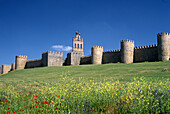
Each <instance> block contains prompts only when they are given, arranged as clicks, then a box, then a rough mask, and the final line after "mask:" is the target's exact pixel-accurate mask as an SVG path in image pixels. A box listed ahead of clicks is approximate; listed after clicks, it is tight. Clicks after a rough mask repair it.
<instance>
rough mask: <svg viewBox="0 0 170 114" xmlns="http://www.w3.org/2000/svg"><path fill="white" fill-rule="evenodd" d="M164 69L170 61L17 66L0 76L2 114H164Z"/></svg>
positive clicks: (166, 107) (166, 84) (166, 88)
mask: <svg viewBox="0 0 170 114" xmlns="http://www.w3.org/2000/svg"><path fill="white" fill-rule="evenodd" d="M164 68H168V69H170V61H169V62H144V63H133V64H122V63H117V64H102V65H81V66H64V67H41V68H34V69H24V70H16V71H13V72H10V73H7V74H4V75H1V76H0V102H2V103H0V112H1V111H2V110H3V111H2V112H1V113H7V112H13V111H21V110H24V112H23V113H33V112H34V113H36V112H40V113H42V112H44V111H47V112H49V113H50V112H56V113H68V112H72V113H76V112H78V113H82V112H86V113H88V112H100V113H101V112H104V113H110V112H115V113H120V112H121V113H150V112H153V113H155V112H158V113H161V111H162V112H164V113H167V112H168V110H169V105H170V104H169V102H168V100H169V99H170V97H169V94H170V91H169V88H170V86H169V85H170V80H169V78H170V71H166V72H165V71H162V70H163V69H164ZM148 94H149V95H148ZM162 95H164V96H163V97H162ZM35 96H38V97H36V98H34V97H35ZM129 99H131V100H132V101H130V100H129ZM6 100H7V102H6ZM8 100H9V101H10V102H9V101H8ZM25 101H26V102H27V103H26V102H25ZM30 101H31V103H30ZM44 101H48V102H47V103H45V104H48V105H45V104H43V103H44ZM28 102H29V103H28ZM35 102H36V103H35ZM150 102H153V103H150ZM161 102H162V103H163V104H164V105H162V104H161ZM18 103H19V104H20V105H18ZM76 103H77V104H76ZM121 103H123V104H121ZM134 103H135V104H137V105H135V107H134ZM154 103H155V104H154ZM120 104H121V105H120ZM25 106H27V108H26V107H25ZM37 106H39V107H40V108H39V109H37V108H36V107H37ZM120 106H121V108H120ZM23 107H24V108H23ZM150 108H151V109H150ZM25 111H26V112H25ZM47 112H46V113H47Z"/></svg>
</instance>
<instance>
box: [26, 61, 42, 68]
mask: <svg viewBox="0 0 170 114" xmlns="http://www.w3.org/2000/svg"><path fill="white" fill-rule="evenodd" d="M41 66H42V60H41V59H35V60H28V61H27V62H26V66H25V68H35V67H41Z"/></svg>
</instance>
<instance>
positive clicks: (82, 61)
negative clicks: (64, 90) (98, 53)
mask: <svg viewBox="0 0 170 114" xmlns="http://www.w3.org/2000/svg"><path fill="white" fill-rule="evenodd" d="M91 57H92V56H91V55H88V56H83V57H81V59H80V65H84V64H91Z"/></svg>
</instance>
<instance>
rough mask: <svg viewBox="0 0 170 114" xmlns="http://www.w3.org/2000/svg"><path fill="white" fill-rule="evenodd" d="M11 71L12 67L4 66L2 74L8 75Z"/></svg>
mask: <svg viewBox="0 0 170 114" xmlns="http://www.w3.org/2000/svg"><path fill="white" fill-rule="evenodd" d="M10 70H11V65H4V64H3V65H2V74H5V73H8V72H9V71H10Z"/></svg>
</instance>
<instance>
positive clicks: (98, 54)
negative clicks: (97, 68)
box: [91, 46, 103, 64]
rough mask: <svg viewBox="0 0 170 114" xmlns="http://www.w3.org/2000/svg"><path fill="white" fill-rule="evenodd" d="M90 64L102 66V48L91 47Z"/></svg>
mask: <svg viewBox="0 0 170 114" xmlns="http://www.w3.org/2000/svg"><path fill="white" fill-rule="evenodd" d="M91 55H92V58H91V63H92V64H102V56H103V47H101V46H100V47H99V46H96V47H95V46H92V48H91Z"/></svg>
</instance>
